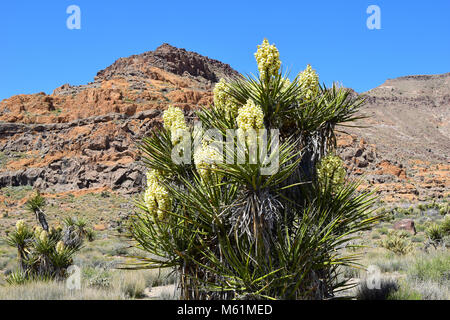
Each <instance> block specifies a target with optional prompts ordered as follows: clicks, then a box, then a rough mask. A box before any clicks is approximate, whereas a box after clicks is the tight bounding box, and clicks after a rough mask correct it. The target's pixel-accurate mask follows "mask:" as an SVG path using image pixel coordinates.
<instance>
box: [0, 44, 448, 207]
mask: <svg viewBox="0 0 450 320" xmlns="http://www.w3.org/2000/svg"><path fill="white" fill-rule="evenodd" d="M237 76H239V73H238V72H237V71H235V70H234V69H233V68H232V67H231V66H230V65H228V64H225V63H222V62H220V61H219V60H215V59H211V58H208V57H205V56H202V55H200V54H198V53H195V52H190V51H186V50H185V49H180V48H176V47H173V46H171V45H169V44H163V45H161V46H160V47H158V48H157V49H156V50H154V51H149V52H145V53H142V54H139V55H133V56H130V57H127V58H120V59H118V60H117V61H116V62H114V63H113V64H112V65H110V66H109V67H107V68H105V69H104V70H101V71H99V72H98V73H97V76H96V77H95V79H94V81H93V82H91V83H89V84H86V85H81V86H71V85H70V84H65V85H63V86H61V87H59V88H57V89H55V90H54V92H53V94H51V95H46V94H44V93H38V94H32V95H17V96H13V97H11V98H9V99H5V100H3V101H1V102H0V187H4V186H20V185H32V186H34V187H36V188H40V189H42V190H54V191H55V192H68V191H74V190H81V189H95V188H110V189H113V190H118V191H121V192H127V193H134V192H137V191H140V190H142V188H143V186H144V185H145V179H144V171H145V168H144V167H143V166H142V165H141V163H140V162H139V161H138V160H139V159H140V156H139V153H138V151H137V148H136V142H138V141H139V140H140V139H141V138H142V137H144V136H146V135H148V133H149V132H150V131H151V130H152V128H154V127H155V126H158V125H160V123H161V114H162V111H163V110H165V109H166V108H167V106H168V105H169V104H171V105H175V106H178V107H180V108H182V109H183V110H184V111H185V113H186V115H188V116H192V115H193V110H195V109H196V108H198V107H199V106H208V105H209V104H211V103H212V100H213V98H212V97H213V94H212V89H213V88H214V84H215V83H216V82H217V81H218V80H219V79H220V78H222V77H224V78H233V77H237ZM364 95H365V96H366V98H367V104H366V105H365V106H364V108H363V110H362V112H363V113H365V114H366V115H368V116H369V118H368V119H365V120H363V121H361V122H360V123H359V124H361V125H365V126H368V127H367V128H364V129H358V128H347V127H345V128H340V129H342V130H343V131H345V132H346V133H343V134H341V135H340V138H339V141H338V142H339V152H340V154H341V156H342V157H343V158H344V159H345V161H346V166H347V167H348V168H349V171H351V172H352V174H353V175H354V176H360V175H363V174H364V175H365V176H366V177H367V181H368V182H367V183H368V184H369V185H373V186H377V187H381V191H380V192H382V193H383V194H385V195H388V196H390V197H392V198H393V200H395V199H397V198H398V197H399V196H400V197H403V198H406V199H410V200H417V199H419V200H420V199H422V198H424V197H428V196H433V197H442V196H445V195H446V194H448V193H449V182H450V178H449V169H450V167H449V158H448V157H449V154H450V144H449V143H448V141H449V138H450V135H449V132H450V124H449V110H450V73H446V74H442V75H433V76H420V75H419V76H406V77H400V78H396V79H389V80H387V81H386V82H385V83H384V84H383V85H381V86H379V87H377V88H374V89H372V90H370V91H368V92H366V93H364Z"/></svg>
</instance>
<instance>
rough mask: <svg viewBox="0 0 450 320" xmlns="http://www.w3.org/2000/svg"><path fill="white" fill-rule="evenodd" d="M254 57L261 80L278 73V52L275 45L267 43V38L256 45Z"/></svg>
mask: <svg viewBox="0 0 450 320" xmlns="http://www.w3.org/2000/svg"><path fill="white" fill-rule="evenodd" d="M255 58H256V62H257V63H258V70H259V74H260V76H261V79H262V80H264V79H266V78H270V77H272V76H274V75H277V74H278V72H279V70H280V66H281V61H280V53H279V52H278V49H277V47H275V45H270V44H269V41H268V40H267V39H264V41H263V43H262V44H260V45H258V50H257V51H256V53H255Z"/></svg>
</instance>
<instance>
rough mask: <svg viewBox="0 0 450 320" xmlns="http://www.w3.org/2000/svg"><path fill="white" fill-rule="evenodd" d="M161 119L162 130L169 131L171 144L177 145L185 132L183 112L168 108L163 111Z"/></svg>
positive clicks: (178, 109) (171, 107)
mask: <svg viewBox="0 0 450 320" xmlns="http://www.w3.org/2000/svg"><path fill="white" fill-rule="evenodd" d="M162 118H163V122H164V128H166V129H167V130H169V131H170V134H171V140H172V144H173V145H176V144H178V143H179V142H180V139H181V138H182V137H183V135H184V133H185V132H186V131H187V125H186V120H185V119H184V113H183V110H181V109H180V108H176V107H173V106H169V108H168V109H167V110H166V111H164V113H163V116H162Z"/></svg>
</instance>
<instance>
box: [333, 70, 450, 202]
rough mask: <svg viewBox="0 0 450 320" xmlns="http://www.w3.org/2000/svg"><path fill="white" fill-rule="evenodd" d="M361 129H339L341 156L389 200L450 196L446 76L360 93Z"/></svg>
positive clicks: (449, 82)
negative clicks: (361, 103) (364, 97)
mask: <svg viewBox="0 0 450 320" xmlns="http://www.w3.org/2000/svg"><path fill="white" fill-rule="evenodd" d="M364 95H365V96H366V99H367V104H366V105H365V106H364V108H363V109H362V113H363V114H365V115H366V116H367V117H368V118H367V119H364V120H361V121H359V122H357V123H356V124H357V125H360V126H363V127H362V128H343V130H344V131H346V132H348V133H349V134H350V135H342V138H341V140H340V142H339V143H340V146H341V154H342V156H343V157H344V158H345V159H346V161H347V164H348V165H349V167H350V168H352V170H353V173H354V174H356V175H362V174H364V175H365V177H366V180H367V181H368V183H369V184H372V185H376V186H377V187H378V189H379V190H380V192H382V193H383V194H384V195H385V197H386V199H387V200H398V199H405V200H425V199H426V198H427V197H430V198H442V197H448V196H449V194H450V73H445V74H441V75H419V76H406V77H400V78H397V79H389V80H387V81H386V82H385V83H384V84H382V85H381V86H379V87H377V88H375V89H372V90H370V91H368V92H366V93H364Z"/></svg>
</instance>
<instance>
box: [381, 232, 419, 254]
mask: <svg viewBox="0 0 450 320" xmlns="http://www.w3.org/2000/svg"><path fill="white" fill-rule="evenodd" d="M380 245H381V246H382V247H383V248H385V249H388V250H390V251H392V252H393V253H395V254H397V255H405V254H407V253H409V252H411V251H412V249H413V248H414V247H413V245H412V243H411V240H409V239H408V234H406V233H405V232H399V231H391V232H389V233H388V234H387V236H386V238H384V239H382V240H381V241H380Z"/></svg>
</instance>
